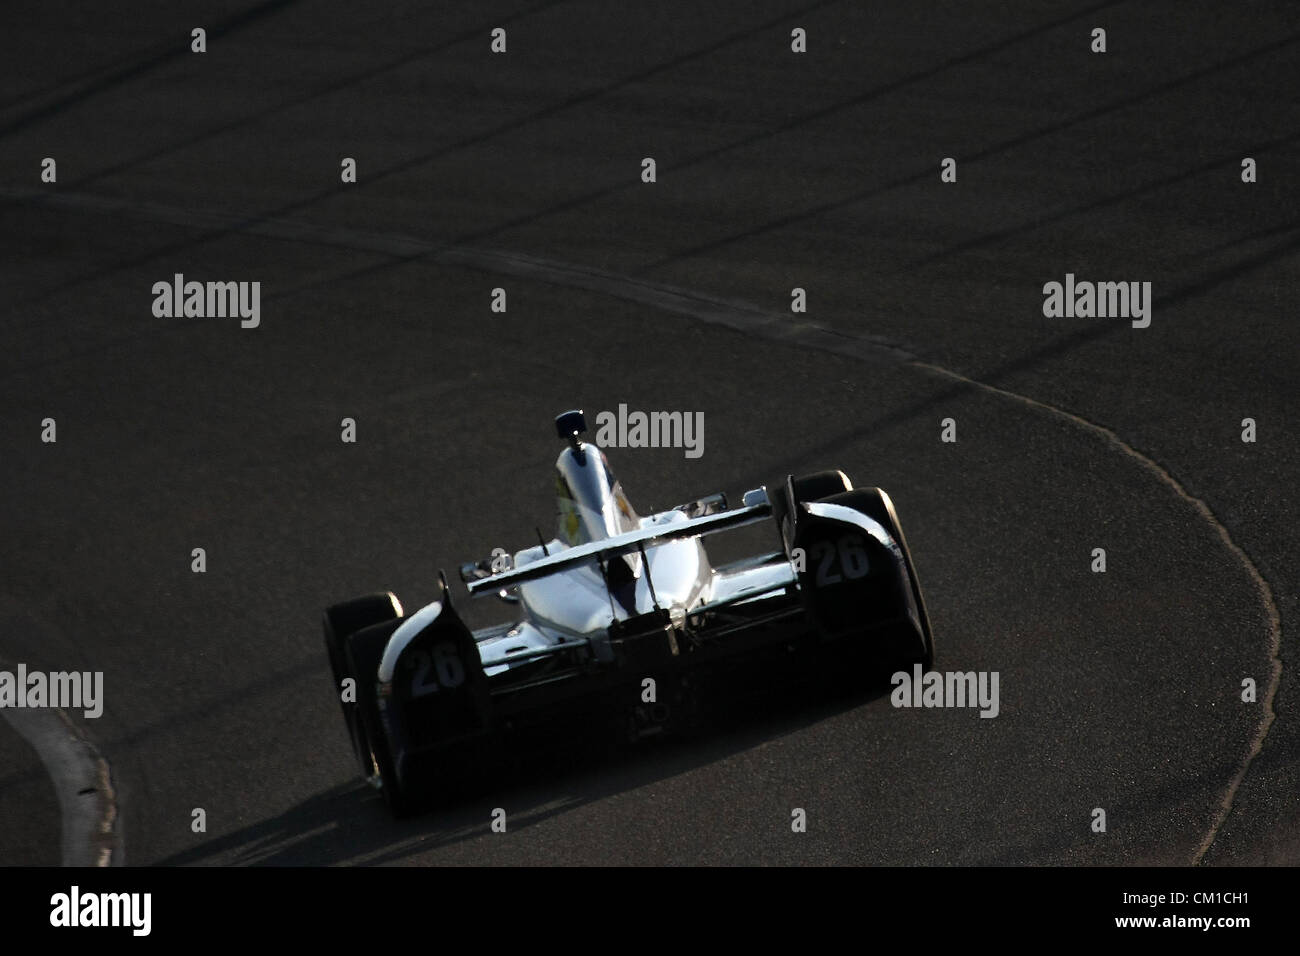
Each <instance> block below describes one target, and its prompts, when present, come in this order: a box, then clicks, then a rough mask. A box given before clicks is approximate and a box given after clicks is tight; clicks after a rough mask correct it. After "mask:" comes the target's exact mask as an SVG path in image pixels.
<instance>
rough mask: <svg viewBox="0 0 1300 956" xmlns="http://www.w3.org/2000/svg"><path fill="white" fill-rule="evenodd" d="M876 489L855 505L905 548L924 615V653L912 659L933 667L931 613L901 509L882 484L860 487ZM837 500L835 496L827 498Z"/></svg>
mask: <svg viewBox="0 0 1300 956" xmlns="http://www.w3.org/2000/svg"><path fill="white" fill-rule="evenodd" d="M864 491H865V492H868V493H873V492H874V494H872V496H871V497H870V498H868V499H867V500H866V501H865V502H864V501H861V500H856V501H854V503H853V507H854V508H856V509H858V510H859V511H861V512H863V513H864V514H866V515H868V516H869V517H871V518H873V519H875V520H876V521H878V522H880V523H881V524H882V525H884V526H885V529H886V530H888V531H889V533H890V535H892V536H893V538H894V540H895V541H897V542H898V547H899V549H900V550H901V551H902V552H903V564H904V566H906V568H907V577H908V580H909V583H910V584H911V586H912V599H913V600H914V601H915V602H916V613H917V616H918V617H920V619H921V640H922V649H921V653H920V654H919V655H918V656H917V657H916V658H915V659H914V661H912V662H909V663H914V662H916V661H919V662H920V664H921V666H922V668H923V669H924V670H927V671H928V670H933V669H934V634H933V633H932V632H931V630H930V613H929V611H927V610H926V607H925V597H924V596H923V595H922V594H921V582H920V580H919V579H918V578H917V576H916V565H914V564H913V563H912V552H911V550H910V549H909V548H908V547H907V538H906V537H904V536H903V526H902V524H900V523H899V520H898V512H896V511H895V510H894V502H893V501H892V500H891V499H890V497H889V495H888V493H886V491H885V490H884V489H883V488H859V489H858V493H859V494H860V493H861V492H864ZM828 500H829V501H832V502H833V501H834V500H835V497H834V496H832V497H831V498H829V499H828Z"/></svg>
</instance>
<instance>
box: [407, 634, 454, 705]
mask: <svg viewBox="0 0 1300 956" xmlns="http://www.w3.org/2000/svg"><path fill="white" fill-rule="evenodd" d="M411 666H412V667H413V668H414V669H415V676H414V677H413V678H412V679H411V696H412V697H423V696H424V695H425V694H436V693H437V692H438V691H440V690H452V689H453V688H456V687H459V686H460V685H461V684H463V683H465V665H464V664H462V663H461V660H460V655H458V654H457V653H456V645H455V644H453V643H451V642H450V641H443V642H442V643H441V644H435V645H433V649H432V650H431V651H426V650H423V649H421V650H418V651H415V652H414V653H413V654H412V655H411Z"/></svg>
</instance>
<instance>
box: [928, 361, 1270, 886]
mask: <svg viewBox="0 0 1300 956" xmlns="http://www.w3.org/2000/svg"><path fill="white" fill-rule="evenodd" d="M905 364H907V365H910V366H912V367H913V368H917V369H920V370H922V371H925V372H929V373H931V374H933V375H937V376H940V377H943V378H948V379H952V380H953V381H958V382H961V383H963V384H966V385H973V386H974V387H976V388H979V389H983V390H985V391H988V392H993V393H995V394H998V395H1002V396H1004V397H1006V398H1010V399H1013V400H1015V401H1018V402H1022V403H1024V404H1026V405H1029V406H1032V407H1034V408H1038V409H1041V410H1043V411H1045V412H1049V413H1051V414H1053V415H1057V416H1059V417H1061V418H1064V419H1065V420H1066V421H1068V422H1071V423H1072V424H1074V425H1076V426H1078V427H1080V428H1082V429H1084V430H1086V431H1089V432H1092V433H1093V434H1095V435H1098V436H1100V437H1101V438H1102V439H1104V440H1105V441H1106V442H1107V443H1108V444H1110V445H1113V446H1114V447H1116V448H1117V449H1119V451H1120V452H1122V453H1123V454H1125V455H1127V456H1128V457H1130V458H1132V459H1133V460H1134V461H1136V462H1137V463H1138V464H1139V465H1141V466H1142V467H1144V468H1145V469H1147V470H1148V471H1149V472H1151V473H1152V474H1154V475H1155V476H1156V478H1157V479H1159V480H1160V481H1161V482H1162V483H1164V484H1165V485H1167V486H1168V487H1169V488H1170V489H1172V490H1173V492H1174V494H1175V495H1177V496H1178V497H1179V498H1181V499H1183V500H1184V501H1185V502H1187V503H1188V504H1189V505H1191V506H1192V508H1193V509H1194V510H1195V511H1196V512H1198V513H1199V514H1200V516H1201V517H1202V518H1203V519H1205V521H1206V522H1208V523H1209V524H1210V525H1211V526H1212V527H1213V528H1214V530H1215V531H1216V532H1217V533H1218V535H1219V538H1220V540H1222V541H1223V544H1224V546H1225V547H1226V548H1227V549H1228V551H1229V552H1231V553H1232V554H1233V555H1234V556H1235V557H1236V558H1237V560H1238V561H1240V562H1241V564H1242V566H1243V567H1244V568H1245V569H1246V572H1247V574H1249V575H1250V577H1251V579H1252V581H1253V582H1254V584H1255V590H1256V592H1257V593H1258V596H1259V598H1260V601H1261V602H1262V603H1263V605H1264V609H1265V611H1266V612H1267V614H1268V622H1269V647H1268V654H1269V665H1270V668H1271V671H1272V675H1271V677H1270V679H1269V683H1268V688H1267V690H1266V691H1265V693H1264V697H1263V700H1262V703H1263V705H1264V716H1263V718H1262V720H1261V721H1260V725H1259V727H1258V728H1257V729H1256V731H1255V733H1254V735H1253V737H1252V738H1251V742H1250V749H1249V751H1248V752H1247V753H1246V755H1245V757H1243V758H1242V760H1241V762H1240V764H1239V765H1238V767H1237V772H1236V773H1235V774H1233V777H1232V779H1231V780H1230V781H1229V782H1228V786H1227V788H1226V789H1225V790H1224V793H1223V797H1222V798H1221V800H1220V803H1219V809H1218V811H1217V812H1216V814H1215V817H1214V822H1213V823H1212V824H1211V825H1210V829H1209V831H1208V832H1207V833H1206V835H1205V838H1204V839H1203V840H1202V841H1201V843H1200V845H1199V846H1198V847H1197V849H1196V853H1195V854H1193V856H1192V860H1191V865H1192V866H1197V865H1199V864H1200V863H1201V862H1202V861H1203V860H1204V859H1205V855H1206V853H1208V852H1209V850H1210V847H1211V846H1212V845H1213V844H1214V841H1215V840H1216V839H1217V838H1218V835H1219V831H1220V829H1221V828H1222V827H1223V824H1224V823H1225V822H1226V821H1227V819H1228V816H1229V815H1230V814H1231V813H1232V810H1233V805H1234V803H1235V801H1236V797H1237V791H1238V790H1239V789H1240V788H1241V785H1242V783H1243V782H1244V781H1245V779H1246V774H1247V773H1249V772H1250V768H1251V765H1252V763H1253V762H1254V760H1255V758H1256V757H1257V756H1258V755H1259V753H1260V751H1261V750H1263V747H1264V739H1265V738H1266V737H1267V736H1268V732H1269V730H1270V729H1271V728H1272V726H1273V722H1274V720H1276V719H1277V714H1276V712H1275V711H1274V709H1273V701H1274V699H1275V698H1276V696H1277V690H1278V686H1279V684H1280V683H1281V680H1282V617H1281V614H1280V613H1279V612H1278V609H1277V604H1276V603H1275V601H1274V599H1273V589H1272V588H1271V587H1269V584H1268V581H1267V580H1266V579H1265V577H1264V575H1263V574H1262V573H1261V572H1260V570H1259V568H1258V566H1256V564H1255V562H1254V561H1253V560H1251V557H1250V555H1248V554H1247V553H1246V552H1245V550H1243V549H1242V547H1241V546H1240V545H1239V544H1237V542H1235V541H1234V540H1233V539H1232V535H1231V533H1229V531H1228V529H1227V527H1226V526H1225V525H1224V524H1223V522H1221V521H1220V520H1219V519H1218V517H1217V516H1216V515H1215V514H1214V512H1213V511H1211V510H1210V506H1209V505H1207V504H1206V503H1205V502H1204V501H1202V500H1201V499H1200V498H1197V497H1196V496H1195V495H1193V494H1192V493H1191V492H1189V491H1188V490H1187V489H1186V488H1184V487H1183V485H1182V483H1181V482H1180V481H1179V480H1178V479H1177V478H1175V477H1174V476H1173V475H1172V474H1170V473H1169V471H1168V470H1167V469H1166V468H1164V467H1163V466H1162V465H1160V464H1159V463H1158V462H1156V461H1155V460H1154V459H1153V458H1150V457H1149V456H1147V455H1144V454H1143V453H1142V452H1140V451H1138V450H1137V449H1136V448H1134V447H1133V446H1132V445H1130V444H1128V442H1126V441H1124V439H1122V438H1120V437H1119V435H1118V434H1117V433H1116V432H1114V431H1112V430H1111V429H1109V428H1107V427H1105V426H1104V425H1098V424H1097V423H1096V422H1091V421H1088V419H1086V418H1083V417H1082V416H1080V415H1076V414H1075V413H1073V412H1067V411H1066V410H1065V409H1063V408H1058V407H1056V406H1055V405H1049V404H1048V403H1047V402H1041V401H1039V400H1038V399H1035V398H1030V397H1029V396H1028V395H1021V394H1020V393H1019V392H1012V391H1010V390H1008V389H1005V388H998V387H997V386H996V385H989V384H987V383H986V382H979V381H976V380H975V379H972V378H967V377H966V376H965V375H961V374H960V373H958V372H954V371H952V370H950V369H946V368H944V367H943V366H940V365H933V364H931V363H929V362H921V361H911V362H907V363H905Z"/></svg>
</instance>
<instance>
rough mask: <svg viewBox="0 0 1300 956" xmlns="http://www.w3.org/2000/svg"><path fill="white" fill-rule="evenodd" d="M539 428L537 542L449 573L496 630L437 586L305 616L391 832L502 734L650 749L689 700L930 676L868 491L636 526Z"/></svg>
mask: <svg viewBox="0 0 1300 956" xmlns="http://www.w3.org/2000/svg"><path fill="white" fill-rule="evenodd" d="M555 424H556V431H557V433H558V435H559V437H560V438H561V439H563V441H564V442H565V447H564V448H563V450H562V451H561V452H560V455H559V458H558V459H557V461H556V463H555V488H556V499H557V504H558V511H559V515H558V522H557V524H558V527H557V530H556V535H555V537H554V538H553V539H551V540H549V541H545V540H539V542H538V544H536V545H533V546H530V547H525V548H523V549H522V550H519V551H516V552H514V553H509V552H507V551H505V550H504V549H496V550H495V551H494V552H493V554H492V555H491V556H490V557H488V558H484V559H482V560H479V561H476V562H471V563H468V564H464V565H462V566H461V568H460V577H461V580H462V581H463V582H464V584H465V586H466V588H467V590H468V593H469V595H470V596H471V597H480V596H484V595H489V596H496V597H498V598H500V599H502V600H504V601H506V602H508V603H509V604H510V605H511V606H512V607H513V608H514V609H516V613H514V614H513V615H512V618H513V619H512V620H510V621H507V622H505V623H502V624H499V625H496V626H492V627H487V628H483V629H480V630H478V631H471V630H470V629H469V628H468V627H467V626H466V625H465V624H464V622H463V621H462V619H461V617H460V615H459V614H458V613H457V611H456V608H455V607H454V605H453V603H452V598H451V592H450V589H449V587H448V585H447V580H446V577H445V575H444V574H443V573H442V572H439V581H438V591H439V593H438V597H437V599H436V600H434V601H432V602H431V603H429V604H427V605H425V606H424V607H422V608H420V609H419V610H417V611H415V612H414V613H412V614H409V615H408V614H406V613H405V612H404V611H403V609H402V605H401V604H400V603H399V601H398V599H397V597H396V596H395V595H394V594H393V593H392V592H385V593H379V594H371V595H367V596H365V597H361V598H357V599H356V600H352V601H347V602H345V603H342V604H336V605H334V606H332V607H330V608H329V609H327V610H326V611H325V615H324V630H325V646H326V650H327V652H328V655H329V660H330V665H331V668H332V671H333V677H334V682H335V686H336V687H337V688H338V691H339V698H340V701H341V703H342V707H343V717H344V721H345V723H346V726H347V729H348V733H349V735H350V737H351V740H352V747H353V750H354V752H355V754H356V758H357V761H358V764H359V766H360V769H361V772H362V775H363V777H365V778H366V779H367V780H368V781H369V782H370V783H371V784H372V785H373V786H375V787H376V788H378V789H379V790H380V791H381V792H382V794H383V795H384V799H385V800H386V802H387V804H388V806H389V808H390V809H391V810H392V812H393V814H394V815H395V816H400V815H403V814H405V813H407V812H409V811H410V810H411V809H412V808H413V807H414V806H415V805H416V804H417V803H418V802H419V800H420V798H421V797H427V796H428V795H429V792H430V788H431V787H432V786H436V784H437V782H438V781H439V779H440V778H441V779H444V780H445V779H447V778H448V777H449V776H450V775H454V774H455V773H456V772H457V771H456V768H457V767H458V766H462V765H464V763H465V761H474V760H482V759H487V757H488V756H490V754H491V753H492V748H493V747H494V746H496V745H498V744H499V743H500V742H501V741H502V740H504V739H505V738H508V737H510V736H512V735H518V734H522V733H527V732H530V731H531V732H535V733H540V734H555V733H563V732H565V728H566V727H569V728H577V727H580V726H583V725H586V724H589V723H591V722H592V721H594V720H597V719H606V720H609V721H612V722H613V723H615V724H616V725H618V726H619V727H621V728H623V729H624V730H625V731H626V733H627V734H628V736H629V737H631V738H634V739H635V738H639V737H642V736H647V735H651V734H655V733H658V732H661V731H663V730H664V729H666V728H669V727H671V726H672V724H673V723H674V721H676V720H684V719H685V717H686V715H690V714H692V713H696V712H697V707H696V705H697V704H698V702H699V700H700V698H701V695H703V694H710V693H716V692H718V688H725V687H726V686H727V685H728V684H731V685H733V686H734V685H736V684H738V683H748V684H749V686H753V684H754V682H753V680H752V675H753V673H754V672H755V670H756V669H760V670H762V672H763V673H764V674H766V675H768V678H772V677H776V678H779V677H780V676H781V675H783V674H787V673H793V672H795V671H796V670H803V671H805V672H806V671H807V669H808V668H809V667H811V668H813V669H814V670H818V669H821V670H827V669H831V670H835V671H839V672H841V673H844V672H847V673H851V674H854V673H857V672H858V671H857V670H854V669H862V668H869V667H872V666H875V665H881V666H893V667H900V666H901V667H906V668H907V669H909V670H910V669H911V668H912V666H913V665H914V664H916V663H919V664H921V665H922V666H923V667H924V668H926V669H929V668H930V667H931V666H932V664H933V660H934V640H933V637H932V635H931V632H930V621H929V617H928V615H927V613H926V608H925V600H924V598H923V597H922V594H921V587H920V584H919V583H918V581H917V576H916V569H915V567H914V566H913V563H912V557H911V554H910V552H909V551H908V547H907V542H906V540H905V539H904V537H903V531H902V528H901V527H900V526H899V523H898V515H897V514H896V513H895V511H894V505H893V503H892V502H891V500H890V498H889V495H887V494H886V493H885V492H884V491H883V490H881V489H879V488H856V489H855V488H854V487H853V485H852V483H851V482H850V481H849V479H848V477H847V476H846V475H845V474H844V472H842V471H838V470H833V471H822V472H817V473H815V474H809V475H805V476H802V477H798V478H796V477H793V476H787V477H786V478H785V480H784V481H783V482H781V483H779V485H778V486H777V487H775V488H772V489H769V488H767V487H765V486H764V487H759V488H755V489H753V490H750V491H747V492H745V493H744V495H743V496H742V498H741V505H740V507H734V508H733V507H728V504H727V500H726V496H725V495H723V494H721V493H718V494H713V495H710V496H708V497H704V498H700V499H697V500H694V501H690V502H688V503H686V504H682V505H679V506H677V507H675V508H672V509H669V510H667V511H662V512H659V513H656V514H650V515H646V516H641V515H638V514H637V512H636V511H634V510H633V508H632V505H631V503H630V502H629V500H628V498H627V496H626V495H625V494H624V491H623V487H622V485H621V484H620V482H619V481H618V479H616V478H615V476H614V473H613V471H612V470H611V469H610V465H609V461H608V459H607V457H606V455H605V452H604V451H603V450H602V449H600V448H598V447H597V446H595V445H593V444H591V443H589V442H587V441H585V440H584V438H583V435H584V434H585V433H586V430H587V426H586V421H585V419H584V417H583V414H582V412H581V411H580V410H574V411H569V412H565V413H564V414H562V415H560V416H559V417H557V418H556V420H555ZM760 523H767V524H768V525H769V526H770V527H771V529H772V534H771V538H770V541H771V548H770V549H769V550H765V551H760V553H757V554H754V555H752V556H750V557H747V558H744V559H742V560H739V561H731V562H729V563H724V564H718V565H715V564H714V563H713V562H712V561H711V560H710V557H709V553H708V551H707V550H706V548H705V541H706V539H707V538H709V537H710V536H712V535H716V534H719V533H722V532H726V531H729V530H735V529H738V528H741V527H746V526H751V525H756V524H760ZM541 537H542V536H541V534H540V532H539V533H538V538H539V539H540V538H541ZM864 679H865V677H864Z"/></svg>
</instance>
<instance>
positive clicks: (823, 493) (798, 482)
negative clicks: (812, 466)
mask: <svg viewBox="0 0 1300 956" xmlns="http://www.w3.org/2000/svg"><path fill="white" fill-rule="evenodd" d="M852 490H853V482H851V481H849V476H848V475H846V474H844V472H842V471H834V470H832V471H817V472H813V473H812V474H811V475H800V476H799V477H798V478H796V479H794V500H795V502H796V503H797V502H800V501H820V500H821V499H823V498H829V497H830V496H831V495H838V494H840V493H841V492H845V491H852Z"/></svg>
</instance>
